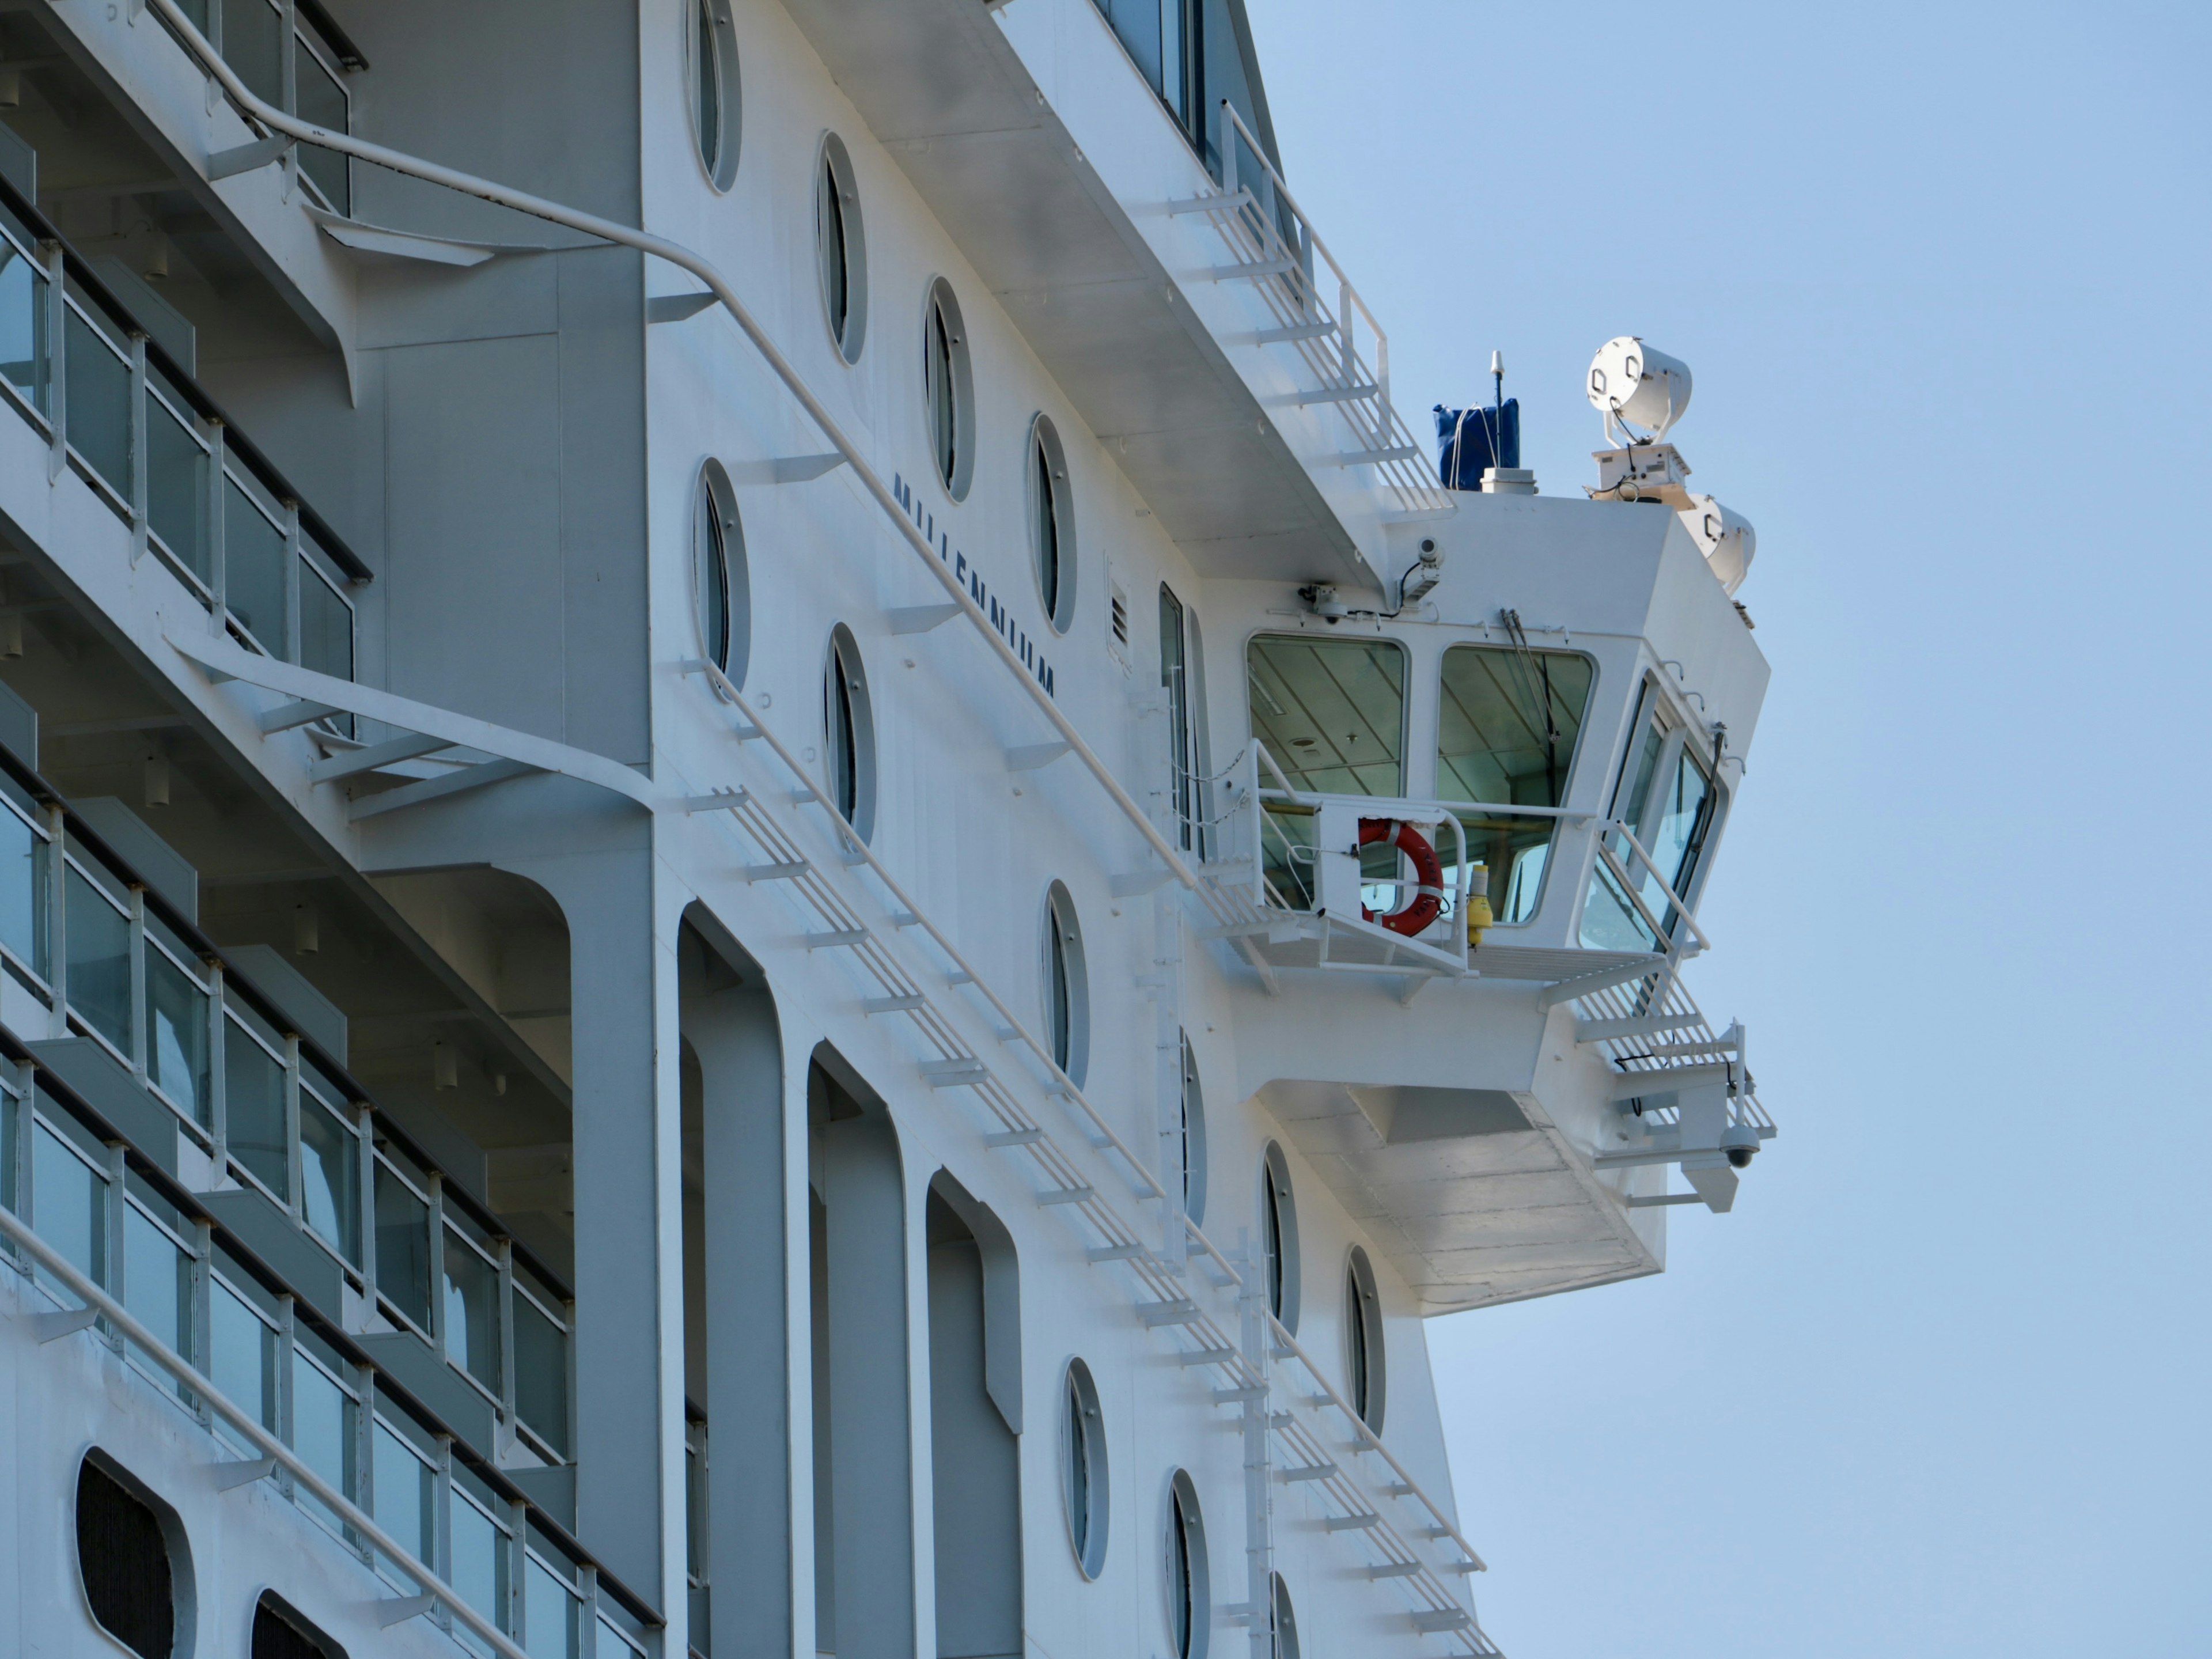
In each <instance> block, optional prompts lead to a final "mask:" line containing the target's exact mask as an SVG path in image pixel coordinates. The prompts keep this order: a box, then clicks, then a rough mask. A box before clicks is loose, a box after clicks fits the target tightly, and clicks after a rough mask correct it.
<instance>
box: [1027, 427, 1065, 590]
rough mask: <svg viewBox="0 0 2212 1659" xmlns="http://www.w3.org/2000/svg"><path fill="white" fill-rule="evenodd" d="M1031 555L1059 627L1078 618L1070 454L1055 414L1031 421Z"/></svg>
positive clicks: (1040, 586)
mask: <svg viewBox="0 0 2212 1659" xmlns="http://www.w3.org/2000/svg"><path fill="white" fill-rule="evenodd" d="M1029 509H1030V512H1029V518H1030V559H1031V561H1032V562H1033V563H1034V565H1035V568H1036V579H1037V597H1038V598H1040V599H1042V600H1043V601H1044V614H1045V617H1046V618H1047V620H1048V621H1049V622H1050V623H1052V625H1053V629H1054V632H1056V633H1061V634H1065V633H1066V632H1067V629H1068V624H1069V623H1072V622H1073V621H1074V620H1075V507H1074V502H1073V498H1072V497H1071V496H1070V495H1069V494H1068V483H1067V455H1066V452H1065V451H1064V450H1063V449H1061V447H1060V434H1059V432H1058V431H1057V430H1056V429H1055V428H1054V426H1053V423H1052V421H1051V419H1050V418H1049V417H1048V416H1043V415H1040V416H1037V417H1036V420H1034V421H1032V422H1030V454H1029Z"/></svg>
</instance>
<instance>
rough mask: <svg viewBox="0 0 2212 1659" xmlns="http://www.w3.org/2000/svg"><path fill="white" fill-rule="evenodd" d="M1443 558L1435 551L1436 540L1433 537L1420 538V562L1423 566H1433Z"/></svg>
mask: <svg viewBox="0 0 2212 1659" xmlns="http://www.w3.org/2000/svg"><path fill="white" fill-rule="evenodd" d="M1442 557H1443V555H1442V554H1441V553H1439V552H1437V538H1435V537H1434V536H1424V537H1422V538H1421V562H1422V563H1423V564H1435V563H1436V562H1437V561H1438V560H1440V559H1441V558H1442Z"/></svg>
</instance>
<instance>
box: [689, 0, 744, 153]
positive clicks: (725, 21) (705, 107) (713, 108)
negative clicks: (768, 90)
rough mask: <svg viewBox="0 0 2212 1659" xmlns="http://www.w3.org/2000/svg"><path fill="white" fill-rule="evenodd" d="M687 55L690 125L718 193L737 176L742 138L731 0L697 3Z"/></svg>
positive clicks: (695, 4) (694, 7)
mask: <svg viewBox="0 0 2212 1659" xmlns="http://www.w3.org/2000/svg"><path fill="white" fill-rule="evenodd" d="M690 11H691V27H690V31H689V34H690V39H689V40H688V41H687V43H686V44H687V46H688V47H689V52H688V54H687V55H688V56H689V57H690V60H691V75H690V81H691V124H692V131H693V133H694V135H695V136H696V137H697V139H698V141H699V161H700V164H701V165H702V167H705V168H706V169H707V177H708V179H710V180H712V181H713V183H714V188H715V189H716V190H727V189H728V188H729V187H730V185H731V182H732V180H733V179H736V178H737V176H738V135H739V131H740V129H739V124H738V112H739V110H740V107H741V106H740V103H739V100H738V41H737V34H736V31H735V28H734V26H733V25H732V21H731V17H730V0H693V3H692V5H691V8H690Z"/></svg>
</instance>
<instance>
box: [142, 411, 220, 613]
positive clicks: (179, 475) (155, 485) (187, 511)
mask: <svg viewBox="0 0 2212 1659" xmlns="http://www.w3.org/2000/svg"><path fill="white" fill-rule="evenodd" d="M157 372H158V371H155V370H152V369H149V371H148V374H149V379H150V378H151V377H152V376H153V375H154V374H156V373H157ZM190 407H191V405H190V404H186V403H185V401H184V400H183V399H182V398H178V399H177V400H176V401H175V403H174V404H171V403H170V402H168V401H167V400H165V399H164V398H159V397H155V396H150V395H149V397H148V398H147V399H146V524H147V527H148V528H149V529H150V530H151V531H152V532H154V533H155V535H156V536H158V537H160V538H161V544H162V545H163V546H164V547H166V548H167V549H168V550H169V554H170V556H171V557H173V559H175V560H176V562H178V563H179V565H181V566H182V567H183V568H185V570H187V571H189V572H190V573H191V575H192V576H193V578H194V579H195V580H197V581H198V582H199V584H200V586H202V587H203V588H206V587H208V586H210V585H211V584H212V583H213V582H214V580H215V573H214V571H213V570H212V569H210V568H209V563H208V537H207V526H208V495H207V478H208V459H209V458H208V452H207V450H206V448H205V447H204V446H203V445H202V444H201V442H200V440H199V435H198V434H197V432H195V431H194V430H193V429H192V425H191V421H190V420H189V419H187V418H186V417H185V416H182V415H179V413H178V412H177V411H178V410H180V409H189V408H190Z"/></svg>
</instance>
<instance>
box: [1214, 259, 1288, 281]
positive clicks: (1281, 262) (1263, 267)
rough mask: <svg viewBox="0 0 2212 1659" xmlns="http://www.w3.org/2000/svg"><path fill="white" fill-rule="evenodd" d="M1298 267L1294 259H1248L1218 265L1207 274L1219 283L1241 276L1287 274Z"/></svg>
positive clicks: (1253, 276) (1255, 276)
mask: <svg viewBox="0 0 2212 1659" xmlns="http://www.w3.org/2000/svg"><path fill="white" fill-rule="evenodd" d="M1297 268H1298V267H1297V261H1296V260H1293V259H1248V260H1246V261H1244V262H1243V264H1234V265H1216V266H1214V268H1213V269H1212V271H1210V272H1208V273H1207V274H1208V275H1209V276H1212V278H1213V280H1214V281H1215V282H1217V283H1231V282H1235V281H1237V279H1238V278H1239V277H1251V278H1254V279H1255V280H1256V279H1257V278H1259V277H1261V276H1287V275H1288V274H1289V273H1290V272H1291V271H1293V270H1297Z"/></svg>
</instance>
